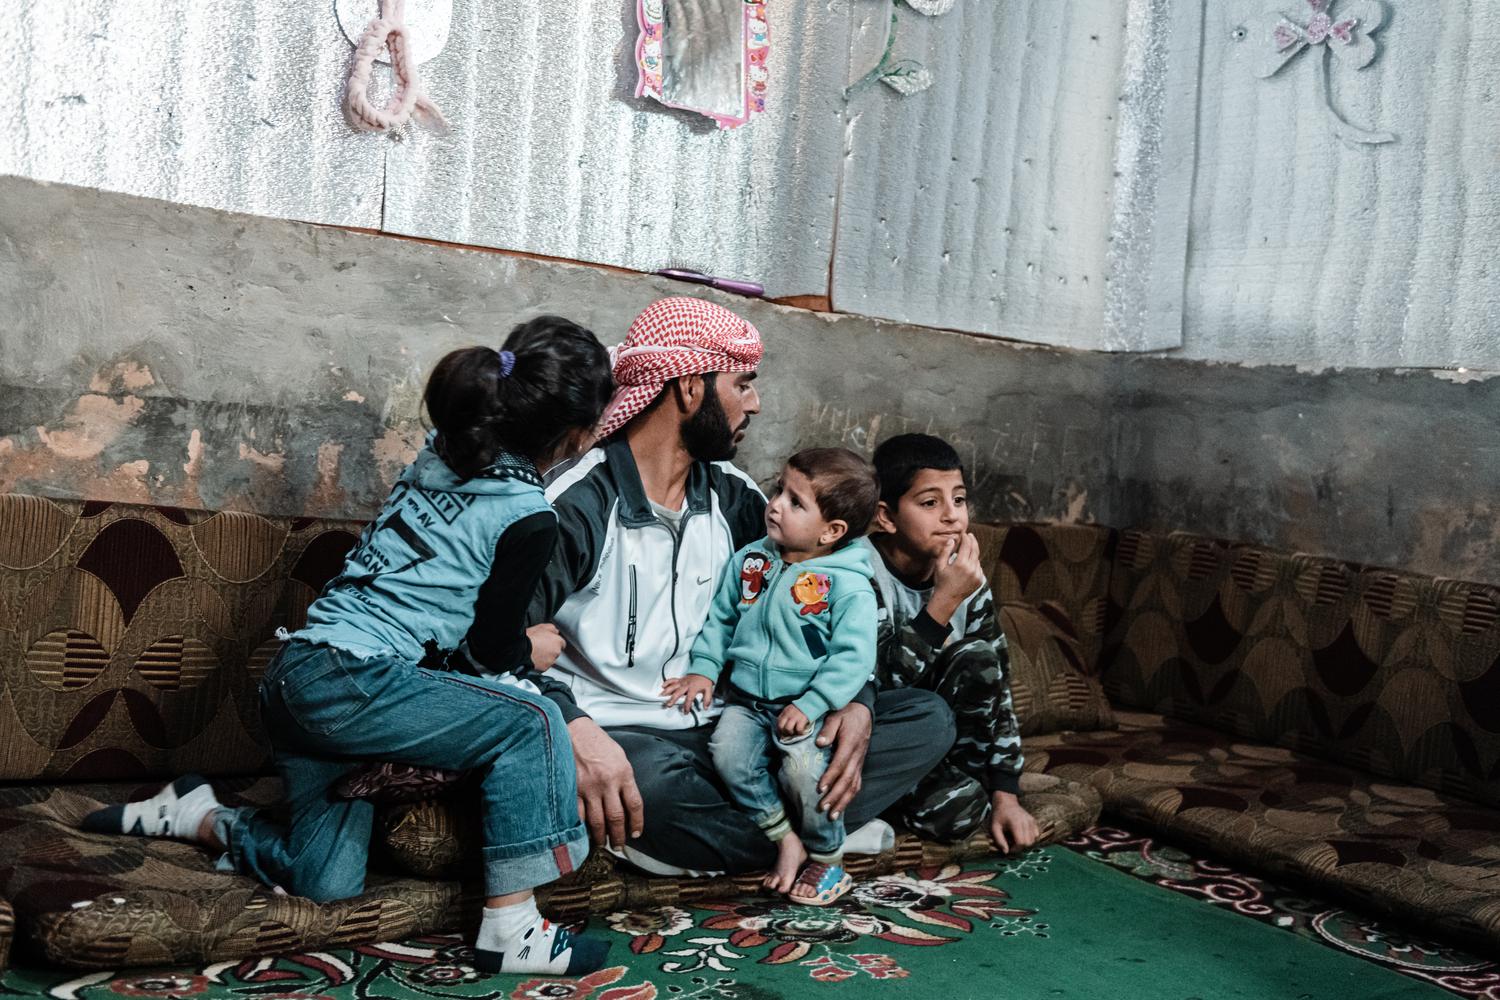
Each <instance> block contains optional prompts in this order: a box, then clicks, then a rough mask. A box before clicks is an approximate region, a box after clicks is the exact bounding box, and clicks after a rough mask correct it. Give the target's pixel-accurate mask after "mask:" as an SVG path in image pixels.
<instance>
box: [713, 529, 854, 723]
mask: <svg viewBox="0 0 1500 1000" xmlns="http://www.w3.org/2000/svg"><path fill="white" fill-rule="evenodd" d="M869 553H870V549H869V548H868V547H867V546H864V545H846V546H844V547H843V548H842V549H839V550H837V551H835V552H830V553H829V554H828V555H826V556H818V557H817V558H815V559H807V560H804V561H802V562H799V563H790V564H788V563H786V562H784V561H783V560H782V558H781V551H780V549H778V548H777V547H776V546H775V545H774V544H773V543H772V542H771V540H770V539H769V538H762V539H761V540H760V541H758V542H754V543H753V544H750V545H747V546H745V547H744V548H742V549H740V550H739V551H738V552H736V553H735V554H734V555H732V556H730V558H729V566H728V568H727V569H726V570H725V573H724V579H723V581H722V582H721V583H720V585H719V589H718V592H717V593H716V594H714V601H713V606H712V607H711V608H709V612H708V619H707V620H706V621H705V622H704V623H703V631H701V632H700V633H698V639H697V641H696V642H694V643H693V653H692V665H691V666H689V667H688V671H687V672H688V673H690V674H700V675H702V676H704V677H707V678H709V679H710V680H713V681H717V680H718V679H719V674H720V672H721V671H722V670H723V669H724V666H725V664H733V673H731V674H730V678H729V679H730V681H731V682H732V683H733V684H734V686H735V687H737V688H739V689H740V690H741V691H743V692H744V693H745V694H748V695H750V696H751V697H753V698H760V699H763V700H766V701H778V700H784V699H790V700H791V704H793V705H796V706H797V707H798V708H799V709H801V710H802V714H803V715H806V716H807V718H808V720H809V721H810V722H814V723H815V722H817V720H818V719H820V718H822V717H823V716H824V715H827V714H828V713H829V712H835V711H838V710H839V709H841V708H843V707H844V706H845V705H847V704H849V702H851V701H853V700H854V696H855V695H856V694H858V693H859V690H860V688H862V687H864V685H865V682H866V681H868V680H869V679H870V675H871V674H872V673H873V672H874V670H875V589H874V587H873V586H872V585H871V583H870V579H871V577H872V576H873V575H874V572H875V569H874V566H873V565H872V564H871V562H870V556H869Z"/></svg>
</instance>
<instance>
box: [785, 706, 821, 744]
mask: <svg viewBox="0 0 1500 1000" xmlns="http://www.w3.org/2000/svg"><path fill="white" fill-rule="evenodd" d="M811 728H812V723H811V722H809V721H807V716H806V715H805V714H804V713H803V711H802V709H800V708H798V707H797V706H796V705H788V706H787V707H786V708H783V709H782V710H781V714H780V715H778V716H776V735H777V736H780V737H781V738H782V739H783V740H790V739H793V738H795V737H798V736H803V735H806V733H807V731H808V730H809V729H811Z"/></svg>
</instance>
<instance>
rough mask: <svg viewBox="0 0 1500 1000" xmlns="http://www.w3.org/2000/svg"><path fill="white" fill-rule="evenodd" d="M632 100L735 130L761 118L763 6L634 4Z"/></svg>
mask: <svg viewBox="0 0 1500 1000" xmlns="http://www.w3.org/2000/svg"><path fill="white" fill-rule="evenodd" d="M636 19H637V21H639V23H640V28H641V31H640V36H639V37H638V39H637V40H636V48H635V54H636V67H637V69H638V71H639V75H638V79H637V83H636V88H635V94H636V96H637V97H650V98H652V99H653V100H655V101H658V102H660V103H661V104H663V105H665V106H667V107H669V108H678V109H681V110H685V111H692V112H694V113H696V114H700V115H704V116H705V117H708V118H712V119H713V120H714V121H715V122H717V123H718V124H719V127H720V128H726V129H729V128H738V127H739V126H741V125H743V124H745V123H746V122H748V121H749V120H750V117H751V115H754V114H759V113H761V112H764V111H765V110H766V92H767V89H768V87H769V84H770V70H769V66H768V62H767V60H768V57H769V55H770V49H771V35H770V28H769V26H768V24H767V22H766V0H636Z"/></svg>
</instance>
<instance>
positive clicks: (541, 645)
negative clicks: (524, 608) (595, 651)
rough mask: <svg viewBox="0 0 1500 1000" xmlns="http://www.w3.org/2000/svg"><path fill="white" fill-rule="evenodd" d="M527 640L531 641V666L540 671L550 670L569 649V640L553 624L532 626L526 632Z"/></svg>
mask: <svg viewBox="0 0 1500 1000" xmlns="http://www.w3.org/2000/svg"><path fill="white" fill-rule="evenodd" d="M526 638H527V639H529V640H531V665H532V666H533V667H536V668H537V669H538V670H548V669H550V668H551V666H552V664H554V663H556V662H557V658H558V656H560V655H561V654H562V651H563V650H564V649H566V648H567V647H568V643H567V640H565V639H564V638H563V637H562V633H561V632H559V631H558V630H557V626H556V625H554V624H552V623H551V622H543V623H542V624H540V625H533V626H531V628H529V629H527V630H526Z"/></svg>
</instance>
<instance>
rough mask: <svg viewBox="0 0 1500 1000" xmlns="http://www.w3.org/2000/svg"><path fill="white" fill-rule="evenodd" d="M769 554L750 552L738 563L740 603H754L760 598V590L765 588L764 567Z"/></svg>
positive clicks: (768, 559) (769, 562)
mask: <svg viewBox="0 0 1500 1000" xmlns="http://www.w3.org/2000/svg"><path fill="white" fill-rule="evenodd" d="M770 564H771V558H770V556H764V555H761V554H760V553H759V552H752V553H750V554H749V555H747V556H746V557H745V561H744V562H742V563H740V603H742V604H754V603H755V602H756V601H758V600H760V592H761V591H762V590H765V589H766V567H767V566H769V565H770Z"/></svg>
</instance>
